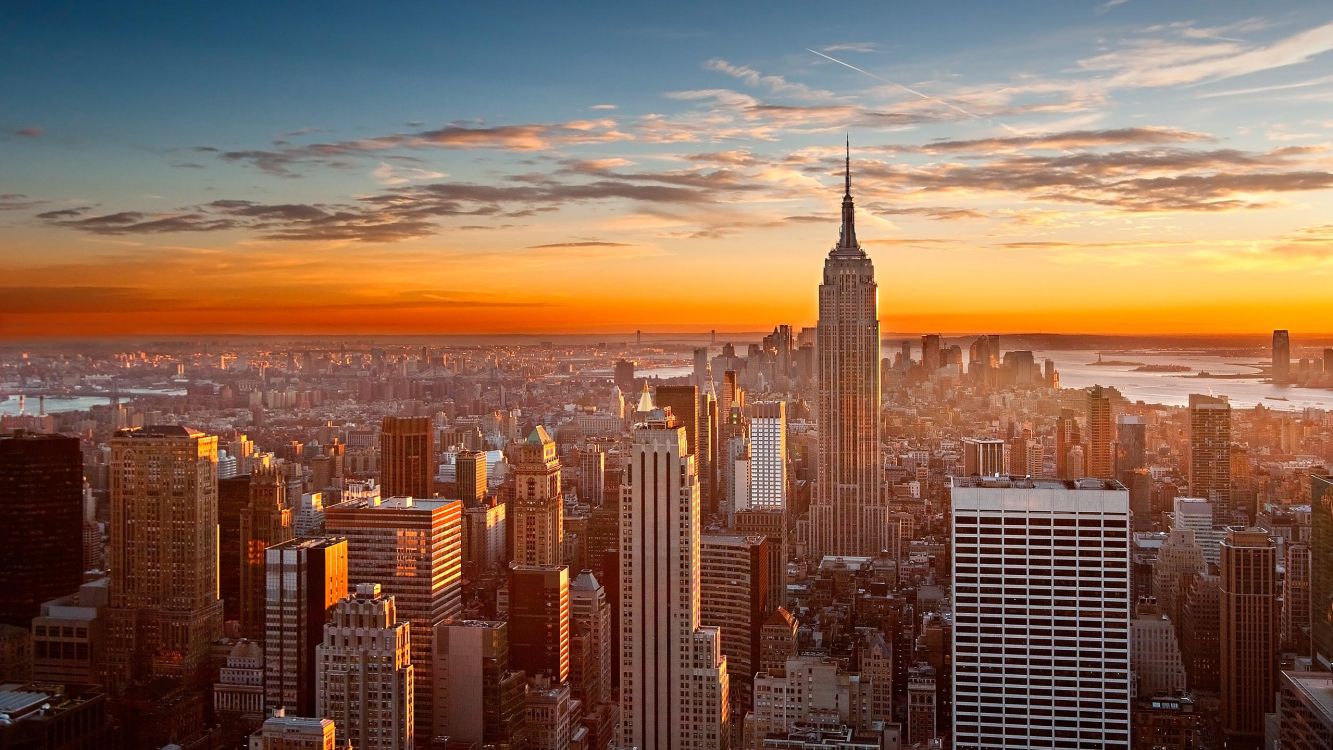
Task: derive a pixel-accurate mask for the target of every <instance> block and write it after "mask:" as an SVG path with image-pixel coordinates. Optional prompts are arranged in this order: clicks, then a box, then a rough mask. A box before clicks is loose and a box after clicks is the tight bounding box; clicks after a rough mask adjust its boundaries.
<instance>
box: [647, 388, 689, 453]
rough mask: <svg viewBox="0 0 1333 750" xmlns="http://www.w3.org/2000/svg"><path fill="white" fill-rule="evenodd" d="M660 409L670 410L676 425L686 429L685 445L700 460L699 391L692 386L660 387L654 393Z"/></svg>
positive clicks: (654, 399) (654, 398)
mask: <svg viewBox="0 0 1333 750" xmlns="http://www.w3.org/2000/svg"><path fill="white" fill-rule="evenodd" d="M653 401H654V402H655V403H656V404H657V407H658V408H659V409H670V410H671V414H672V415H673V416H674V417H675V418H676V424H677V425H679V426H681V427H683V428H685V444H686V446H687V450H689V452H690V454H691V455H693V456H694V457H695V462H696V465H697V463H698V459H699V453H698V450H699V390H698V389H697V388H695V387H694V386H692V385H659V386H657V391H656V392H655V393H653Z"/></svg>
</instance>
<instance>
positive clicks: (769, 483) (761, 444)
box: [748, 401, 787, 510]
mask: <svg viewBox="0 0 1333 750" xmlns="http://www.w3.org/2000/svg"><path fill="white" fill-rule="evenodd" d="M749 486H750V497H749V502H748V506H749V507H750V508H751V509H763V510H786V509H787V405H786V404H785V403H784V402H782V401H765V402H760V403H757V404H755V405H754V406H752V407H750V481H749Z"/></svg>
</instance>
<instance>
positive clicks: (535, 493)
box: [508, 425, 565, 565]
mask: <svg viewBox="0 0 1333 750" xmlns="http://www.w3.org/2000/svg"><path fill="white" fill-rule="evenodd" d="M512 506H513V507H512V508H510V512H509V514H508V522H509V523H512V524H513V525H514V562H515V563H518V564H520V565H560V564H561V563H562V562H563V560H564V550H563V545H564V509H565V500H564V496H563V495H562V494H561V492H560V458H559V456H558V455H557V453H556V446H555V441H554V440H552V439H551V437H550V435H548V434H546V428H545V427H542V426H540V425H539V426H537V427H534V428H533V429H532V433H531V434H529V435H528V439H527V440H526V441H525V442H524V443H523V445H521V446H519V450H518V461H517V465H516V466H515V470H514V501H513V503H512Z"/></svg>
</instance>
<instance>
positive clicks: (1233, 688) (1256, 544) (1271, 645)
mask: <svg viewBox="0 0 1333 750" xmlns="http://www.w3.org/2000/svg"><path fill="white" fill-rule="evenodd" d="M1220 567H1221V575H1220V579H1219V581H1220V588H1221V597H1222V598H1221V603H1222V609H1221V625H1222V629H1221V633H1222V635H1221V655H1222V658H1221V662H1220V664H1219V672H1220V674H1221V678H1222V692H1221V699H1222V703H1221V714H1222V728H1223V730H1224V731H1225V732H1226V735H1227V747H1254V748H1258V747H1259V746H1260V745H1261V743H1262V740H1263V737H1264V713H1265V712H1268V711H1272V710H1273V694H1274V693H1275V692H1276V690H1277V684H1276V679H1277V647H1278V642H1277V623H1276V622H1275V617H1274V615H1275V614H1276V606H1275V605H1276V603H1277V585H1276V577H1277V548H1276V546H1275V545H1274V544H1273V540H1272V539H1270V538H1269V537H1268V532H1267V531H1265V530H1263V529H1259V528H1245V527H1240V526H1232V527H1231V528H1229V529H1227V534H1226V538H1224V539H1223V540H1222V563H1221V566H1220Z"/></svg>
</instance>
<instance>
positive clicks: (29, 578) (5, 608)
mask: <svg viewBox="0 0 1333 750" xmlns="http://www.w3.org/2000/svg"><path fill="white" fill-rule="evenodd" d="M82 540H83V456H82V454H81V453H80V452H79V439H78V438H73V437H65V436H63V435H34V434H32V433H27V432H21V431H20V432H14V433H11V434H9V435H0V623H2V624H8V625H17V626H19V627H22V628H24V629H27V628H28V627H29V626H30V625H31V624H32V618H33V617H36V616H37V615H38V614H40V613H41V610H42V602H44V601H47V600H48V599H55V598H57V597H61V596H65V595H66V594H72V593H74V592H75V591H76V590H77V589H78V588H79V584H80V583H81V582H82V580H83V577H82V574H83V555H82V553H81V550H82Z"/></svg>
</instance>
